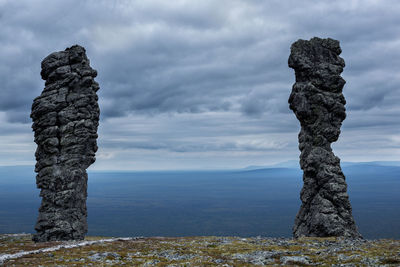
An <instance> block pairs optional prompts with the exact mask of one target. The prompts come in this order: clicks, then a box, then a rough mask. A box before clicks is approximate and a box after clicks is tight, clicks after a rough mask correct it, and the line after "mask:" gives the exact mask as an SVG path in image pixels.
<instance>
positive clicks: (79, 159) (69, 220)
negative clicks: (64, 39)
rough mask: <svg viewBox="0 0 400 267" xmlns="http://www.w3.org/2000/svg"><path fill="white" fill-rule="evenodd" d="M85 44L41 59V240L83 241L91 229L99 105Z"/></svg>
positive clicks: (37, 113)
mask: <svg viewBox="0 0 400 267" xmlns="http://www.w3.org/2000/svg"><path fill="white" fill-rule="evenodd" d="M85 52H86V51H85V49H84V48H83V47H81V46H78V45H75V46H72V47H70V48H67V49H66V50H65V51H61V52H55V53H52V54H50V55H49V56H47V57H46V58H45V59H44V60H43V61H42V71H41V76H42V79H43V80H45V81H46V82H45V88H44V89H43V92H42V94H41V95H40V96H39V97H37V98H35V99H34V101H33V105H32V113H31V118H32V120H33V124H32V129H33V131H34V132H35V143H36V144H37V150H36V153H35V156H36V160H37V163H36V168H35V171H36V172H37V176H36V184H37V187H38V188H40V189H41V192H40V196H41V197H42V203H41V206H40V208H39V217H38V220H37V223H36V226H35V229H36V231H37V233H36V234H35V235H34V236H33V240H34V241H36V242H44V241H53V240H81V239H83V238H84V236H85V234H86V232H87V222H86V217H87V210H86V197H87V179H88V176H87V173H86V169H87V168H88V167H89V166H90V165H91V164H92V163H93V162H94V161H95V152H96V151H97V144H96V139H97V127H98V124H99V114H100V110H99V106H98V104H97V100H98V97H97V95H96V91H97V90H98V89H99V85H98V83H97V82H95V81H94V79H93V78H95V77H96V76H97V72H96V70H94V69H92V68H91V67H90V65H89V59H88V58H87V57H86V53H85Z"/></svg>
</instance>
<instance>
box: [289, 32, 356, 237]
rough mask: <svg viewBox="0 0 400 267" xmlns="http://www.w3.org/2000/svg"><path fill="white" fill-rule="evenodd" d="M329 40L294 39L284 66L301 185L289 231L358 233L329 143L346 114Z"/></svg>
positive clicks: (336, 50)
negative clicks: (290, 75)
mask: <svg viewBox="0 0 400 267" xmlns="http://www.w3.org/2000/svg"><path fill="white" fill-rule="evenodd" d="M340 53H341V48H340V46H339V42H338V41H336V40H333V39H330V38H328V39H320V38H316V37H315V38H312V39H311V40H309V41H305V40H298V41H297V42H295V43H293V44H292V46H291V53H290V57H289V67H290V68H293V69H294V70H295V75H296V83H295V84H294V85H293V89H292V93H291V95H290V98H289V104H290V109H291V110H293V112H294V113H295V115H296V117H297V119H298V120H299V121H300V125H301V131H300V133H299V149H300V151H301V154H300V166H301V169H302V170H303V172H304V174H303V181H304V186H303V189H302V190H301V194H300V198H301V202H302V205H301V207H300V211H299V212H298V214H297V217H296V220H295V224H294V228H293V235H294V237H296V238H297V237H301V236H317V237H327V236H344V237H350V238H359V237H361V235H360V234H359V232H358V230H357V227H356V224H355V222H354V219H353V216H352V210H351V206H350V202H349V197H348V194H347V185H346V182H345V176H344V175H343V172H342V170H341V168H340V159H339V158H338V157H336V156H335V155H334V154H333V152H332V148H331V143H332V142H335V141H337V140H338V138H339V134H340V127H341V125H342V121H343V120H344V119H345V118H346V112H345V111H346V109H345V107H344V105H345V104H346V101H345V98H344V96H343V94H342V89H343V86H344V84H345V80H344V79H343V78H342V77H341V76H340V74H341V73H342V71H343V68H344V66H345V63H344V60H343V59H342V58H341V57H339V55H340Z"/></svg>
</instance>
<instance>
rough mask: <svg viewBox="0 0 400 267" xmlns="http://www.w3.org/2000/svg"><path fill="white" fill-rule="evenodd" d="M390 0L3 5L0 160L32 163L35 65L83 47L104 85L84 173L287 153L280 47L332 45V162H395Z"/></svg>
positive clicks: (217, 164) (399, 83) (288, 117)
mask: <svg viewBox="0 0 400 267" xmlns="http://www.w3.org/2000/svg"><path fill="white" fill-rule="evenodd" d="M399 14H400V1H397V0H393V1H385V0H376V1H366V0H364V1H356V0H354V1H351V0H343V1H331V0H329V1H324V0H319V1H297V0H296V1H285V0H279V1H256V0H254V1H252V0H243V1H235V0H229V1H228V0H227V1H225V0H218V1H217V0H214V1H208V0H198V1H197V0H191V1H182V0H176V1H165V0H158V1H154V0H146V1H143V0H139V1H133V0H132V1H131V0H129V1H111V0H110V1H99V0H96V1H82V0H72V1H71V0H68V1H54V0H49V1H42V0H35V1H31V0H29V1H28V0H26V1H23V0H18V1H15V0H9V1H7V0H0V135H1V136H0V165H29V164H32V165H33V164H34V163H35V159H34V152H35V149H36V144H35V143H34V142H33V133H32V130H31V120H30V118H29V114H30V109H31V104H32V100H33V98H35V97H36V96H38V95H40V93H41V91H42V89H43V87H44V81H43V80H41V78H40V74H39V73H40V62H41V60H42V59H43V58H44V57H46V56H47V55H48V54H50V53H52V52H54V51H60V50H64V49H65V48H66V47H69V46H71V45H74V44H80V45H82V46H84V47H85V48H86V50H87V55H88V57H89V59H90V60H91V66H92V67H93V68H94V69H96V70H97V71H98V77H97V78H96V80H97V81H98V82H99V83H100V90H99V91H98V94H99V99H100V100H99V104H100V109H101V121H100V127H99V139H98V145H99V150H98V152H97V161H96V163H95V164H94V165H92V166H91V169H133V170H157V169H230V168H241V167H246V166H248V165H268V164H273V163H277V162H281V161H287V160H297V159H298V156H299V150H298V147H297V145H298V141H297V134H298V131H299V122H298V121H297V119H296V118H295V116H294V114H293V113H292V111H290V110H289V108H288V104H287V100H288V97H289V94H290V92H291V87H292V85H293V83H294V72H293V70H292V69H289V68H288V66H287V59H288V56H289V52H290V45H291V43H292V42H294V41H296V40H298V39H310V38H312V37H313V36H318V37H331V38H334V39H338V40H339V41H340V44H341V47H342V50H343V53H342V55H341V56H342V57H343V58H344V60H345V62H346V68H345V70H344V72H343V77H344V79H345V80H346V81H347V83H346V85H345V87H344V91H343V92H344V95H345V97H346V100H347V105H346V108H347V115H348V116H347V119H346V120H345V121H344V123H343V126H342V134H341V136H340V138H339V141H338V142H337V143H335V144H334V145H333V148H334V152H335V154H336V155H338V156H339V157H340V158H341V159H342V161H374V160H399V159H400V120H399V117H400V16H399Z"/></svg>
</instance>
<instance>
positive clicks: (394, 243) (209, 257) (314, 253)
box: [0, 234, 400, 267]
mask: <svg viewBox="0 0 400 267" xmlns="http://www.w3.org/2000/svg"><path fill="white" fill-rule="evenodd" d="M31 238H32V237H31V235H28V234H27V235H0V258H1V257H3V258H4V255H6V254H15V253H19V252H23V251H34V250H38V249H43V248H51V247H55V246H58V245H60V244H71V245H74V244H79V242H48V243H33V242H32V241H31ZM104 239H106V238H101V237H87V239H86V240H87V241H96V242H95V243H92V244H89V245H85V246H81V247H75V248H61V249H59V250H56V251H51V252H39V253H34V254H28V255H23V256H21V257H18V258H13V259H7V260H4V262H2V264H3V265H4V266H226V267H228V266H312V265H318V266H335V265H336V266H399V265H400V241H399V240H388V239H384V240H346V239H341V238H301V239H288V238H264V237H254V238H240V237H215V236H210V237H177V238H173V237H151V238H132V239H128V240H115V241H113V242H103V241H102V240H104Z"/></svg>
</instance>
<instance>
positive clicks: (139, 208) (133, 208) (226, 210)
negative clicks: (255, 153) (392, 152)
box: [0, 163, 400, 239]
mask: <svg viewBox="0 0 400 267" xmlns="http://www.w3.org/2000/svg"><path fill="white" fill-rule="evenodd" d="M343 166H344V167H343V171H344V173H345V175H346V177H347V182H348V185H349V188H348V190H349V194H350V201H351V203H352V206H353V215H354V217H355V219H356V222H357V224H358V226H359V230H360V232H361V233H362V234H363V235H364V237H366V238H395V239H400V231H399V229H400V167H399V166H380V165H378V164H373V163H370V164H361V163H360V164H343ZM301 177H302V172H301V171H300V170H299V169H298V168H295V167H291V168H266V169H257V170H238V171H168V172H115V171H113V172H99V171H90V172H89V190H88V194H89V196H88V201H87V205H88V223H89V233H88V234H89V235H102V236H199V235H237V236H258V235H261V236H271V237H280V236H282V237H290V236H291V228H292V226H293V221H294V218H295V216H296V213H297V211H298V209H299V206H300V200H299V192H300V189H301V186H302V178H301ZM0 203H1V204H0V233H20V232H33V231H34V229H33V227H34V223H35V220H36V217H37V213H38V211H37V210H38V207H39V204H40V198H39V190H38V189H36V185H35V174H34V173H33V167H30V166H20V167H0Z"/></svg>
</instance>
